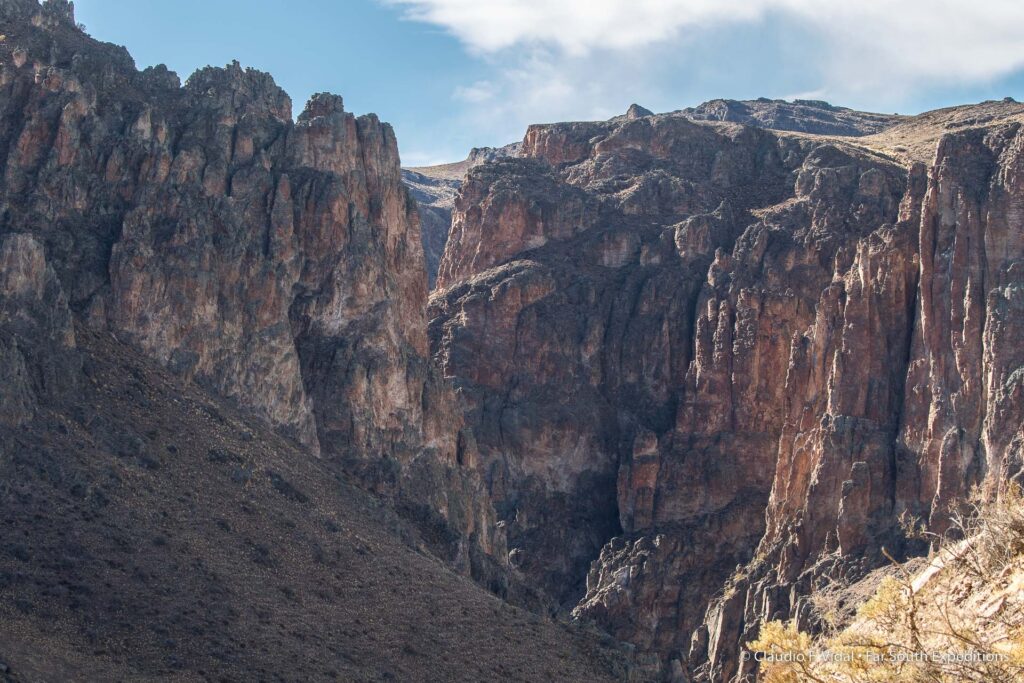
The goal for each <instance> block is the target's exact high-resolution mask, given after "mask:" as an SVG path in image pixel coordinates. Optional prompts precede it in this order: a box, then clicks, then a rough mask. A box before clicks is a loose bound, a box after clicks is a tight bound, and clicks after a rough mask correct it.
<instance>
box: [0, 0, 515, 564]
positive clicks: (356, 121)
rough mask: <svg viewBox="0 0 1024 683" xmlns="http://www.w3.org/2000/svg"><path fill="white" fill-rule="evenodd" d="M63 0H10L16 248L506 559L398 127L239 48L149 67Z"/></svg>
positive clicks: (3, 230) (7, 47)
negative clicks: (426, 258) (265, 66)
mask: <svg viewBox="0 0 1024 683" xmlns="http://www.w3.org/2000/svg"><path fill="white" fill-rule="evenodd" d="M65 5H66V3H65V4H61V3H54V2H51V3H48V4H47V5H46V6H45V7H42V8H41V7H40V6H39V5H37V4H36V3H35V2H31V1H25V0H20V1H19V2H13V3H5V5H4V9H3V15H2V17H3V21H4V25H3V33H4V34H5V35H6V39H5V40H4V41H3V42H2V44H0V53H2V54H0V58H2V63H3V66H2V68H0V91H2V98H0V120H2V126H0V130H2V131H3V133H2V134H0V159H2V172H3V187H2V190H0V193H2V194H0V209H2V218H0V234H2V235H8V234H9V233H14V232H18V233H23V234H24V235H27V236H31V237H30V238H28V237H25V238H14V237H5V239H6V240H7V241H5V243H4V244H5V248H8V246H9V245H11V244H14V245H15V246H17V245H20V244H21V243H20V242H19V241H18V240H21V239H31V240H32V241H33V242H32V243H33V244H36V245H42V247H41V248H42V249H43V251H44V252H45V260H46V261H47V262H48V264H49V265H48V268H52V272H53V273H55V274H56V280H57V281H59V284H60V286H61V289H62V291H63V292H66V295H67V296H66V298H67V301H68V305H69V307H70V309H71V310H72V311H73V312H74V314H75V315H76V316H77V317H78V319H79V320H81V321H83V322H84V323H86V324H88V325H90V326H92V327H94V328H96V329H103V330H109V331H111V332H113V333H115V334H116V335H117V336H118V337H119V338H121V339H122V340H125V341H128V342H130V343H131V344H133V345H134V346H136V347H138V348H140V349H142V350H144V351H145V352H146V353H147V354H149V355H150V356H152V357H154V358H156V359H158V360H159V361H160V362H162V363H163V364H165V365H166V366H168V367H170V368H172V369H174V370H175V371H176V372H177V373H179V374H181V375H182V376H184V377H186V378H189V379H193V380H195V381H197V382H199V383H201V384H203V385H205V386H207V387H210V388H212V389H214V390H216V391H217V392H218V393H219V394H221V395H223V396H226V397H228V398H231V399H233V400H234V401H235V402H236V403H237V404H239V405H241V406H243V407H245V408H248V409H250V410H251V411H252V412H253V413H255V414H257V415H258V416H260V417H262V418H264V419H266V420H267V421H269V422H270V423H271V424H272V425H274V426H275V427H276V428H277V429H278V430H279V431H281V432H282V433H285V434H287V435H290V436H291V437H293V438H294V439H295V440H297V441H298V442H300V443H301V444H302V445H303V446H304V447H305V448H306V449H307V450H308V451H309V452H310V453H311V454H320V455H322V456H323V457H324V458H326V459H329V460H331V461H332V462H336V463H339V464H341V465H343V466H344V468H345V469H346V470H348V471H349V472H350V473H355V474H357V475H358V476H359V477H360V478H361V480H362V481H363V482H364V483H365V484H366V485H367V486H368V487H370V488H372V489H374V490H376V491H378V492H381V493H383V494H386V495H388V496H391V497H393V498H394V499H395V500H396V501H398V502H399V505H400V506H403V507H406V508H408V509H410V511H411V512H413V514H414V516H416V517H418V518H419V519H420V520H421V521H423V522H424V523H425V524H427V525H428V526H430V527H431V528H432V529H433V532H432V535H433V536H434V537H436V538H437V539H438V540H439V543H440V544H441V545H443V546H444V548H445V549H446V550H445V552H447V553H449V554H450V555H451V557H452V559H454V560H455V561H456V563H457V564H458V565H459V566H460V567H462V568H464V569H465V570H466V571H468V570H469V568H470V564H471V563H476V564H481V563H485V558H484V554H485V553H488V552H495V553H496V554H497V555H499V556H502V557H503V556H504V554H505V553H504V550H503V547H502V545H501V543H500V534H499V535H498V536H496V532H495V530H494V528H493V519H492V513H491V512H490V506H489V503H488V502H487V501H486V500H484V499H483V498H482V497H481V496H479V495H477V494H476V493H475V490H476V488H478V485H477V484H475V483H474V481H473V480H474V477H475V474H474V471H473V467H474V462H475V456H474V453H473V444H472V439H471V438H469V437H466V436H465V435H462V434H461V427H460V420H459V418H458V416H457V415H456V414H455V412H454V407H453V404H452V401H451V397H450V396H449V395H448V389H447V388H446V387H445V386H444V385H443V383H442V382H441V381H440V379H439V378H438V377H437V376H436V373H434V371H433V370H432V369H431V367H430V363H429V359H428V345H427V337H426V320H425V317H424V309H425V303H426V291H427V290H426V285H427V283H426V276H425V273H424V268H423V251H422V246H421V244H420V232H419V222H418V219H417V215H416V210H415V206H414V204H413V202H412V201H410V199H409V197H408V193H407V191H406V189H405V188H404V187H403V185H402V182H401V174H400V163H399V157H398V151H397V145H396V142H395V137H394V133H393V131H392V129H391V127H390V126H388V125H387V124H384V123H381V122H380V121H379V120H378V119H377V118H376V117H375V116H373V115H368V116H360V117H357V116H354V115H353V114H350V113H348V112H346V111H345V109H344V105H343V102H342V100H341V98H340V97H337V96H333V95H326V94H321V95H316V96H315V97H313V98H312V99H311V101H310V102H309V104H308V105H307V107H306V109H305V110H304V111H303V113H302V114H301V115H300V116H299V118H298V120H297V121H295V122H293V121H292V118H291V116H292V104H291V100H290V99H289V98H288V96H287V95H286V94H285V93H284V91H282V90H281V89H280V88H278V87H277V86H276V85H275V83H274V81H273V79H272V78H271V77H270V76H269V75H267V74H263V73H260V72H257V71H254V70H251V69H243V68H241V67H240V66H239V65H238V64H237V63H235V64H232V65H230V66H228V67H227V68H224V69H219V68H212V67H208V68H206V69H202V70H200V71H199V72H197V73H196V74H194V75H193V76H192V77H191V78H190V79H189V80H188V82H187V83H186V84H185V85H184V87H182V86H180V83H179V81H178V79H177V77H176V76H175V75H174V74H173V73H170V72H168V71H167V70H166V69H165V68H163V67H157V68H152V69H147V70H146V71H144V72H141V73H140V72H138V71H136V70H135V68H134V64H133V62H132V60H131V58H130V57H129V56H128V54H127V53H126V52H125V51H124V50H123V49H122V48H116V47H113V46H110V45H105V44H101V43H97V42H96V41H93V40H92V39H90V38H89V37H88V36H86V35H85V34H83V33H81V32H80V31H79V30H78V29H77V28H76V27H75V25H74V23H73V16H72V14H71V13H70V7H69V6H65ZM62 8H63V9H62ZM11 240H15V241H14V242H11ZM9 249H14V247H9ZM26 249H27V248H23V247H21V246H18V251H19V253H26ZM29 251H30V252H31V251H32V250H31V249H30V250H29ZM38 251H39V248H35V252H38ZM35 252H32V253H35ZM9 253H11V252H9V251H8V252H5V258H7V256H6V255H7V254H9ZM37 255H38V254H37ZM11 258H14V257H13V256H11ZM19 258H24V259H29V257H27V256H24V257H19ZM33 258H34V257H33ZM29 260H30V261H31V259H29ZM35 270H36V271H38V268H36V269H35ZM12 272H13V271H12ZM39 277H42V276H39ZM47 286H49V285H47ZM481 571H482V570H481Z"/></svg>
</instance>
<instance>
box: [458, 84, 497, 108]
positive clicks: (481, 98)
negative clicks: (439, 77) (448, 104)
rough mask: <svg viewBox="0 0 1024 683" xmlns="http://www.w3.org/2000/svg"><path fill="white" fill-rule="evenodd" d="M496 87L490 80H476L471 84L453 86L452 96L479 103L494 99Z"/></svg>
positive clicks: (463, 100)
mask: <svg viewBox="0 0 1024 683" xmlns="http://www.w3.org/2000/svg"><path fill="white" fill-rule="evenodd" d="M495 94H497V93H496V89H495V87H494V84H493V83H491V82H490V81H477V82H476V83H474V84H473V85H460V86H458V87H457V88H455V92H454V93H452V96H453V97H454V98H455V99H457V100H461V101H462V102H469V103H471V104H479V103H481V102H487V101H488V100H492V99H494V96H495Z"/></svg>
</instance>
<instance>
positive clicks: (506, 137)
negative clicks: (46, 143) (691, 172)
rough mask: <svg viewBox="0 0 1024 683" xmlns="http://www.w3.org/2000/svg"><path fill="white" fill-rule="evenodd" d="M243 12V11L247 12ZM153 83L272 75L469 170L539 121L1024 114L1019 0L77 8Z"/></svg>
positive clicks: (276, 2)
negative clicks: (768, 110)
mask: <svg viewBox="0 0 1024 683" xmlns="http://www.w3.org/2000/svg"><path fill="white" fill-rule="evenodd" d="M243 6H244V9H242V7H243ZM76 8H77V15H78V20H79V21H80V22H82V23H84V24H85V25H86V27H87V29H88V31H89V32H90V33H91V34H92V35H93V36H94V37H96V38H98V39H101V40H106V41H110V42H113V43H118V44H121V45H125V46H127V47H128V49H129V50H130V51H131V53H132V55H133V56H134V57H135V60H136V63H137V64H138V65H139V66H140V67H144V66H149V65H152V64H159V63H165V64H167V65H168V67H170V68H171V69H173V70H175V71H177V72H178V74H179V75H180V76H181V77H182V79H183V80H184V79H185V78H187V77H188V75H189V74H190V73H192V71H194V70H195V69H196V68H198V67H201V66H205V65H207V64H213V65H224V64H226V63H228V62H230V61H231V60H233V59H238V60H239V61H240V62H242V64H243V65H246V66H253V67H256V68H259V69H262V70H265V71H269V72H271V73H272V74H273V75H274V77H275V79H276V80H277V82H278V83H279V84H280V85H281V86H282V87H283V88H284V89H285V90H287V91H288V93H289V94H290V95H291V96H292V99H293V100H294V102H295V108H296V111H295V113H296V114H298V112H299V110H300V109H301V107H302V106H303V104H304V103H305V101H306V99H308V97H309V95H310V94H312V93H314V92H317V91H321V90H326V91H330V92H335V93H338V94H341V95H343V96H344V98H345V102H346V107H347V108H348V109H349V110H350V111H353V112H356V113H365V112H370V111H373V112H376V113H377V114H379V115H380V116H381V118H382V119H384V120H386V121H389V122H391V123H392V124H393V125H394V126H395V129H396V132H397V134H398V139H399V145H400V147H401V151H402V157H403V162H404V163H405V164H407V165H421V164H428V163H440V162H444V161H453V160H457V159H461V158H464V157H465V155H466V153H467V151H468V150H469V149H470V148H471V147H474V146H483V145H500V144H504V143H506V142H510V141H512V140H516V139H520V138H521V137H522V135H523V132H524V131H525V128H526V126H527V125H528V124H529V123H539V122H546V121H554V120H582V119H595V118H607V117H609V116H613V115H615V114H618V113H621V112H623V111H625V110H626V108H627V107H628V106H629V104H631V103H632V102H639V103H640V104H642V105H644V106H646V107H648V108H649V109H653V110H655V111H671V110H674V109H680V108H683V107H686V106H691V105H694V104H697V103H699V102H702V101H704V100H707V99H712V98H715V97H733V98H753V97H759V96H765V97H781V98H792V97H808V98H817V99H827V100H829V101H832V102H833V103H835V104H841V105H845V106H853V107H857V108H862V109H868V110H873V111H884V112H895V111H898V112H901V113H916V112H919V111H924V110H927V109H933V108H937V107H941V106H947V105H951V104H959V103H964V102H971V101H978V100H982V99H996V98H1002V97H1005V96H1008V95H1009V96H1014V97H1016V98H1017V99H1024V31H1022V30H1021V26H1024V2H1019V0H901V1H900V2H898V3H892V2H889V0H858V2H856V3H853V2H849V0H629V1H628V2H627V1H625V0H489V1H488V2H483V1H481V0H345V1H342V2H338V1H336V0H290V1H289V2H282V1H281V0H248V2H245V3H242V2H238V0H175V2H166V1H163V2H157V1H156V0H77V1H76Z"/></svg>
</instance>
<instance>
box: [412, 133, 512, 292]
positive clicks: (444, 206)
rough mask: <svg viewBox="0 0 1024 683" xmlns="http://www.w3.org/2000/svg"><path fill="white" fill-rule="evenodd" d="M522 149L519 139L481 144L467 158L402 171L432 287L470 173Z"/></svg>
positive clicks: (431, 287) (431, 286)
mask: <svg viewBox="0 0 1024 683" xmlns="http://www.w3.org/2000/svg"><path fill="white" fill-rule="evenodd" d="M521 148H522V143H519V142H513V143H511V144H508V145H505V146H504V147H477V148H474V149H472V150H471V151H470V153H469V156H468V157H466V159H465V160H464V161H460V162H457V163H454V164H442V165H440V166H424V167H419V168H408V169H403V170H402V180H403V181H404V182H405V184H406V186H407V187H408V188H409V192H410V194H411V195H412V196H413V198H414V199H415V200H416V205H417V208H418V209H419V215H420V225H421V232H422V234H423V255H424V258H425V259H426V264H427V281H428V284H429V286H430V289H433V288H434V286H435V284H436V281H437V269H438V267H439V266H440V263H441V255H442V254H443V253H444V247H445V244H446V243H447V242H448V232H449V230H450V229H451V225H452V209H453V208H454V206H455V198H456V196H457V195H458V193H459V189H460V188H461V187H462V181H463V178H464V176H465V174H466V172H467V171H468V170H470V169H472V168H475V167H477V166H479V165H480V164H483V163H486V162H488V161H496V160H498V159H506V158H509V157H516V156H519V152H520V150H521Z"/></svg>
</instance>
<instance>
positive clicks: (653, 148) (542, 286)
mask: <svg viewBox="0 0 1024 683" xmlns="http://www.w3.org/2000/svg"><path fill="white" fill-rule="evenodd" d="M808 106H809V105H808ZM972 112H973V113H972ZM840 113H842V112H840ZM837 115H838V114H837ZM844 116H845V114H844ZM937 118H938V120H939V122H940V123H939V125H936V119H937ZM1020 118H1021V107H1020V106H1018V105H1015V104H1013V103H1002V104H999V103H986V104H983V105H979V106H978V107H976V108H974V109H973V110H971V111H966V110H965V111H960V110H953V111H949V112H946V113H945V114H942V115H941V116H938V117H937V115H934V114H929V115H924V116H922V117H921V119H920V121H919V122H918V124H917V127H914V126H911V125H910V124H908V123H901V124H900V130H901V131H902V133H901V136H902V137H900V138H894V137H893V136H892V135H890V134H888V133H885V134H883V135H880V136H877V137H876V138H867V139H866V141H865V142H863V143H859V142H857V141H855V140H852V139H846V140H843V139H833V140H823V139H821V138H808V137H803V136H800V135H794V134H789V133H774V132H769V131H765V130H758V129H754V128H748V127H743V126H735V125H730V124H710V123H705V124H700V123H694V122H691V121H688V120H687V116H686V115H685V113H680V114H678V115H661V116H644V117H619V118H616V119H613V120H612V121H610V122H607V123H585V124H557V125H551V126H534V127H531V129H530V130H529V131H528V133H527V136H526V138H525V141H524V150H523V155H524V156H525V157H526V158H525V159H523V160H519V161H516V162H514V163H509V162H504V163H497V164H489V165H485V166H482V167H480V168H478V169H476V170H474V171H473V172H472V173H471V174H470V178H469V181H468V183H467V185H466V188H465V190H464V192H463V194H462V196H461V197H460V199H459V202H458V204H457V210H456V214H455V218H454V221H453V224H454V225H457V226H458V228H459V230H458V239H455V233H454V232H453V239H452V240H451V241H450V242H449V245H448V248H447V251H446V254H445V257H444V260H443V262H442V265H441V270H442V272H444V273H447V275H446V276H445V278H444V279H443V281H442V285H443V286H445V287H446V289H444V290H443V291H439V292H437V293H435V295H434V296H433V297H432V300H431V316H432V318H433V320H432V322H431V342H432V345H433V348H434V353H435V355H436V356H437V358H438V359H439V360H440V361H441V362H442V364H443V365H444V367H445V372H446V374H447V375H448V376H450V377H452V378H453V379H454V381H455V382H456V385H457V386H458V387H459V388H460V390H461V391H460V394H461V397H462V400H463V402H464V403H465V405H466V406H467V408H468V411H469V412H468V422H469V424H470V425H472V426H473V427H474V431H475V432H476V434H477V438H478V443H479V444H480V451H481V457H482V459H483V462H484V463H485V469H486V470H487V471H488V473H489V474H488V480H487V481H488V484H489V487H490V490H491V494H492V497H493V498H494V500H495V501H496V505H497V507H498V510H499V514H500V515H502V516H503V517H504V519H505V520H506V522H507V524H508V526H507V528H508V530H509V540H510V547H513V548H516V552H517V558H518V559H520V560H522V561H518V562H517V566H518V567H519V569H520V570H521V571H522V573H523V574H525V575H526V576H527V577H529V579H530V580H532V581H534V582H538V583H539V584H540V585H542V586H544V587H545V588H546V589H547V590H548V592H549V593H550V594H552V595H554V596H556V597H557V598H558V599H559V600H560V601H561V602H562V604H563V605H564V606H567V607H575V614H576V615H577V616H579V617H581V618H590V619H594V620H596V621H597V622H598V623H599V624H600V625H602V626H603V627H605V628H607V629H609V630H610V632H612V633H613V634H615V635H616V636H618V637H620V638H622V639H623V640H626V641H628V642H631V643H633V644H635V645H636V646H637V647H638V648H639V650H640V651H641V652H654V653H657V654H658V655H659V656H660V657H661V660H662V663H663V665H664V666H665V670H666V671H667V672H671V671H673V670H676V669H678V668H679V667H680V666H682V664H681V663H685V665H686V667H687V668H688V669H689V670H690V673H691V674H693V675H695V676H697V677H698V678H699V679H701V680H724V679H729V678H732V677H733V676H740V677H744V676H747V675H751V674H752V671H753V670H752V669H751V668H750V667H749V666H748V667H740V662H739V646H740V643H741V642H743V641H744V640H746V639H748V638H750V637H752V636H753V635H756V630H757V625H758V624H759V623H761V622H762V621H763V620H767V619H775V618H783V619H784V618H789V617H791V616H792V617H797V618H799V619H802V620H804V621H806V620H807V619H808V618H809V617H810V616H811V615H810V612H809V611H808V605H807V602H806V595H807V594H808V592H809V590H810V588H811V586H812V584H813V583H814V582H815V581H817V580H819V579H822V578H824V577H830V578H842V577H856V576H859V575H862V574H863V573H864V572H866V571H869V570H870V569H872V568H874V567H876V566H878V565H879V564H880V563H882V562H885V561H886V560H885V558H884V557H883V555H882V552H881V550H882V546H883V545H884V546H885V547H886V548H887V549H888V550H889V552H891V553H895V554H906V553H913V552H919V551H921V550H922V548H920V547H919V546H915V544H914V543H913V542H909V541H908V540H907V539H905V538H903V536H902V532H901V531H900V526H899V522H898V518H899V516H900V515H901V514H902V513H904V512H907V513H910V514H913V515H917V516H919V517H922V518H923V519H925V520H927V521H929V522H930V524H931V527H932V528H933V529H935V530H941V529H942V528H943V524H944V522H943V520H944V515H946V514H948V508H949V506H950V504H955V503H956V502H957V501H960V500H963V498H964V496H965V495H966V493H967V492H968V490H969V488H970V486H971V485H972V484H973V483H980V482H986V483H988V484H989V485H990V486H992V487H994V485H995V482H997V481H1001V480H1005V479H1006V478H1009V477H1013V476H1015V475H1016V473H1018V472H1019V471H1020V467H1021V431H1020V412H1019V411H1020V410H1021V408H1020V402H1019V398H1020V391H1021V389H1020V386H1019V380H1020V376H1019V375H1020V372H1019V366H1020V357H1019V353H1018V352H1017V351H1016V349H1015V348H1014V349H1011V348H1010V344H1011V343H1012V342H1010V341H1009V339H1010V338H1011V336H1012V335H1014V334H1016V333H1017V332H1016V330H1017V327H1019V325H1018V324H1017V322H1015V321H1016V320H1017V318H1018V317H1019V315H1018V312H1019V310H1020V309H1019V306H1020V301H1018V299H1019V298H1020V297H1019V296H1018V289H1019V288H1020V284H1021V283H1020V277H1021V269H1020V267H1019V260H1020V253H1019V252H1020V250H1021V249H1022V248H1024V238H1022V237H1021V235H1020V232H1019V230H1017V228H1018V227H1019V226H1018V225H1017V223H1019V216H1017V213H1019V211H1017V209H1015V208H1013V207H1015V206H1016V205H1017V203H1019V199H1018V198H1016V194H1015V193H1019V192H1021V185H1020V184H1019V181H1018V179H1017V175H1018V173H1019V171H1018V168H1017V167H1018V165H1019V161H1018V159H1019V150H1020V148H1021V143H1020V142H1019V140H1020V138H1019V130H1020V125H1021V124H1020V123H1019V120H1020ZM761 123H764V122H761ZM875 123H878V122H877V121H876V122H875ZM872 125H874V124H872ZM979 125H982V126H984V127H982V128H978V127H977V126H979ZM949 126H952V127H964V128H968V129H969V130H966V131H964V132H962V133H954V134H950V135H948V136H946V137H945V138H942V141H941V143H939V144H938V156H937V159H936V161H935V164H934V166H933V167H932V169H931V171H928V170H927V168H926V166H925V165H923V164H918V165H914V164H913V163H912V162H913V159H912V158H911V159H909V160H908V156H907V155H908V154H909V153H908V151H907V150H918V149H923V148H924V147H926V145H927V142H926V140H929V139H931V140H933V142H932V143H931V144H933V145H934V144H936V142H937V141H938V140H939V138H940V137H941V135H942V133H943V127H947V129H948V127H949ZM783 127H785V126H783ZM863 132H870V131H861V134H862V133H863ZM932 149H934V147H933V148H932ZM879 150H881V151H882V153H879ZM914 153H916V152H914ZM580 207H584V208H583V210H582V211H581V209H580ZM591 207H592V208H591ZM1018 208H1019V207H1018ZM1015 212H1016V213H1015ZM578 215H582V216H584V220H583V221H582V222H580V223H573V222H572V221H570V220H566V217H570V216H578ZM613 481H614V482H615V484H614V486H613V485H612V482H613ZM552 510H557V511H558V514H557V515H552V514H551V513H550V511H552ZM610 511H615V513H617V518H618V519H617V521H618V525H617V526H618V528H616V525H615V524H612V523H610V522H609V521H608V518H607V517H606V516H604V515H607V514H608V513H609V512H610ZM620 533H621V536H620V535H619V534H620ZM602 535H604V536H606V537H607V539H609V541H608V544H607V545H606V546H605V547H604V548H603V549H602V550H601V551H600V552H599V553H598V552H596V550H594V547H595V543H598V542H599V539H600V538H601V536H602ZM755 551H756V557H755ZM588 552H590V553H592V555H591V557H593V558H594V560H595V561H594V563H593V565H592V567H591V568H590V570H589V571H588V572H587V574H588V576H587V581H586V591H585V596H584V597H583V599H582V600H580V601H579V602H576V603H575V604H573V603H574V601H575V599H576V596H577V595H578V593H574V591H578V590H579V588H578V585H579V584H578V582H579V581H580V579H579V578H578V577H579V573H578V572H579V569H578V568H579V567H581V566H583V565H584V564H585V561H586V556H587V553H588ZM529 558H536V560H535V561H534V562H533V563H532V564H531V562H530V561H529ZM738 565H740V566H743V568H742V571H740V572H739V573H737V566H738ZM552 568H557V572H553V571H551V569H552ZM726 586H728V588H726ZM716 594H717V595H718V597H717V598H715V596H716ZM702 622H703V625H702ZM691 634H693V635H692V637H691ZM673 662H676V664H673ZM673 667H674V668H673Z"/></svg>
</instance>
